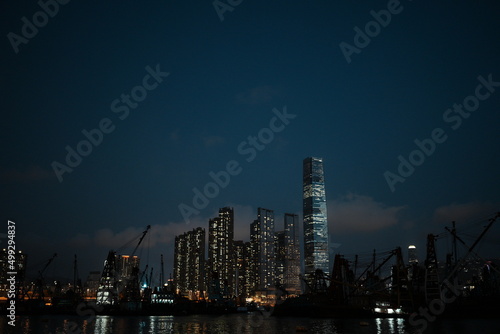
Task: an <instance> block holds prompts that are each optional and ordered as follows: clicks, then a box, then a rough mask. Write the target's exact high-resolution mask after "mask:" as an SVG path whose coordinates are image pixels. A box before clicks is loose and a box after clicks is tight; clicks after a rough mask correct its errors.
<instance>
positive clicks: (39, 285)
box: [28, 253, 57, 301]
mask: <svg viewBox="0 0 500 334" xmlns="http://www.w3.org/2000/svg"><path fill="white" fill-rule="evenodd" d="M56 257H57V253H54V255H52V257H51V258H50V259H48V260H47V261H46V263H45V266H44V267H43V268H42V269H41V270H39V271H38V276H39V277H38V279H37V280H36V281H35V284H34V288H33V291H32V293H31V296H30V295H28V296H29V298H30V299H36V300H39V301H43V300H44V298H45V293H44V292H43V287H44V285H45V279H44V277H43V274H44V273H45V270H47V268H48V267H49V265H50V264H51V263H52V261H54V259H55V258H56Z"/></svg>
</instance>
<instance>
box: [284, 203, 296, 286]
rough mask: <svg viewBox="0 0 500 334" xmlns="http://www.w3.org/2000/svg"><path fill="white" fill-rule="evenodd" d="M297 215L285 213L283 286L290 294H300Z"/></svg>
mask: <svg viewBox="0 0 500 334" xmlns="http://www.w3.org/2000/svg"><path fill="white" fill-rule="evenodd" d="M299 274H300V244H299V216H297V215H295V214H291V213H285V270H284V284H283V285H284V287H285V289H286V290H287V291H288V292H289V293H292V294H300V277H299Z"/></svg>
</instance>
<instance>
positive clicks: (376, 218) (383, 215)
mask: <svg viewBox="0 0 500 334" xmlns="http://www.w3.org/2000/svg"><path fill="white" fill-rule="evenodd" d="M327 206H328V223H329V230H330V232H335V233H346V232H371V231H376V230H381V229H384V228H387V227H390V226H393V225H396V224H398V223H399V214H400V213H401V211H402V210H404V209H405V208H406V207H405V206H397V207H396V206H393V207H387V206H386V205H384V204H383V203H380V202H376V201H375V200H374V199H373V198H371V197H369V196H363V195H357V194H352V193H349V194H348V195H347V196H343V197H341V198H340V199H339V200H331V201H328V202H327Z"/></svg>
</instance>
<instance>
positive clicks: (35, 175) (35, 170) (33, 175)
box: [0, 166, 55, 182]
mask: <svg viewBox="0 0 500 334" xmlns="http://www.w3.org/2000/svg"><path fill="white" fill-rule="evenodd" d="M51 177H55V174H54V173H53V172H52V171H49V170H46V169H43V168H42V167H40V166H31V167H29V168H27V169H25V170H19V169H11V170H4V171H1V172H0V179H1V180H2V181H4V182H34V181H40V180H46V179H49V178H51Z"/></svg>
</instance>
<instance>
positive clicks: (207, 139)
mask: <svg viewBox="0 0 500 334" xmlns="http://www.w3.org/2000/svg"><path fill="white" fill-rule="evenodd" d="M202 139H203V144H204V145H205V147H213V146H216V145H220V144H224V142H225V139H224V138H223V137H220V136H204V137H202Z"/></svg>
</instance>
